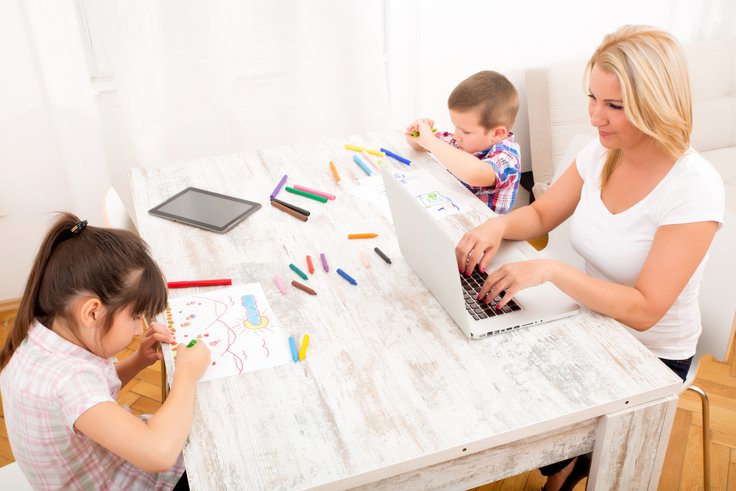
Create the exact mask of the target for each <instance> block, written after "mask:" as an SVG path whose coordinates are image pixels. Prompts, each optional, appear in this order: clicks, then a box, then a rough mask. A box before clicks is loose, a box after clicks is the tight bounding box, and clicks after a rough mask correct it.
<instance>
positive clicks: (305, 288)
mask: <svg viewBox="0 0 736 491" xmlns="http://www.w3.org/2000/svg"><path fill="white" fill-rule="evenodd" d="M291 286H293V287H294V288H298V289H300V290H301V291H303V292H307V293H309V294H310V295H316V294H317V292H316V291H314V290H312V289H311V288H309V287H308V286H307V285H303V284H302V283H299V282H298V281H296V280H292V282H291Z"/></svg>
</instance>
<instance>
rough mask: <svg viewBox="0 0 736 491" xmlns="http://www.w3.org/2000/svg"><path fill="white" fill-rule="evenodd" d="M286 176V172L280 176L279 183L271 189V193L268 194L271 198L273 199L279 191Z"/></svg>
mask: <svg viewBox="0 0 736 491" xmlns="http://www.w3.org/2000/svg"><path fill="white" fill-rule="evenodd" d="M286 177H287V176H286V174H284V177H282V178H281V180H280V181H279V183H278V184H277V185H276V188H275V189H274V190H273V193H271V196H270V198H271V199H274V198H275V197H276V195H277V194H279V191H281V188H282V187H283V185H284V183H285V182H286Z"/></svg>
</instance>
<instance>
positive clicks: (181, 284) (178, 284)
mask: <svg viewBox="0 0 736 491" xmlns="http://www.w3.org/2000/svg"><path fill="white" fill-rule="evenodd" d="M232 284H233V280H231V279H229V278H228V279H222V280H193V281H169V282H168V283H166V286H167V287H169V288H192V287H195V286H226V285H232Z"/></svg>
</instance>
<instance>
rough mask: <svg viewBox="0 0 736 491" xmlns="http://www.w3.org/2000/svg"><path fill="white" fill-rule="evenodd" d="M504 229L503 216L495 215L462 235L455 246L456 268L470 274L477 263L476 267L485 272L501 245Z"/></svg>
mask: <svg viewBox="0 0 736 491" xmlns="http://www.w3.org/2000/svg"><path fill="white" fill-rule="evenodd" d="M505 229H506V226H505V221H504V220H503V218H502V217H496V218H491V219H489V220H488V221H486V222H485V223H484V224H482V225H479V226H477V227H475V228H474V229H473V230H471V231H470V232H467V233H466V234H465V235H463V237H462V238H461V239H460V242H458V243H457V246H455V257H456V259H457V267H458V270H459V271H460V272H461V273H465V274H466V275H467V276H470V274H471V273H472V272H473V270H474V269H475V266H476V265H478V269H480V270H481V271H483V272H485V270H486V267H487V266H488V263H489V262H490V261H491V259H493V256H494V255H496V252H497V251H498V247H499V246H500V245H501V240H502V239H503V234H504V231H505Z"/></svg>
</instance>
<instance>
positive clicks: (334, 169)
mask: <svg viewBox="0 0 736 491" xmlns="http://www.w3.org/2000/svg"><path fill="white" fill-rule="evenodd" d="M330 170H331V171H332V175H333V176H334V178H335V182H336V183H339V182H340V174H338V173H337V168H336V167H335V164H334V163H332V161H330Z"/></svg>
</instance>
